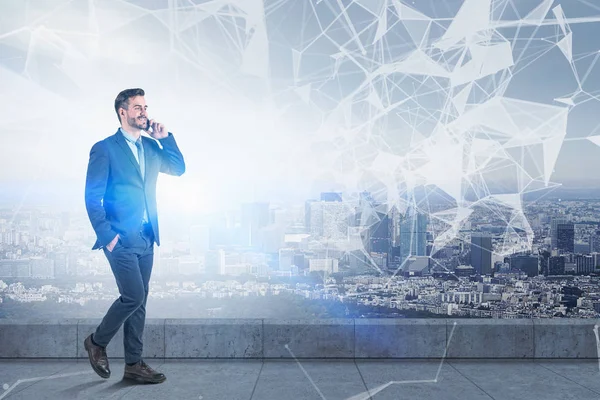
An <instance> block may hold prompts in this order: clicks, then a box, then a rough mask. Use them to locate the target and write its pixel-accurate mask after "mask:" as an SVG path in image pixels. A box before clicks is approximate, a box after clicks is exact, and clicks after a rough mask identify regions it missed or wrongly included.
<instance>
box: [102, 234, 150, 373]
mask: <svg viewBox="0 0 600 400" xmlns="http://www.w3.org/2000/svg"><path fill="white" fill-rule="evenodd" d="M133 236H134V237H127V239H126V240H123V241H122V240H121V239H120V238H119V240H118V242H117V244H116V245H115V247H114V248H113V251H112V252H109V251H108V250H106V248H104V254H105V255H106V258H107V259H108V262H109V264H110V268H111V269H112V272H113V275H114V276H115V280H116V281H117V286H118V288H119V293H120V294H121V296H120V297H119V298H118V299H117V300H115V302H114V303H113V304H112V305H111V306H110V308H109V309H108V311H107V313H106V315H105V316H104V318H103V319H102V322H101V323H100V325H99V326H98V328H96V332H94V335H93V340H94V342H95V343H96V344H97V345H99V346H103V347H106V346H107V345H108V343H109V342H110V341H111V339H112V338H113V337H114V336H115V334H116V333H117V332H118V330H119V328H120V327H121V325H123V345H124V347H125V362H126V363H135V362H137V361H139V360H140V359H141V358H142V348H143V343H142V335H143V333H144V325H145V322H146V300H147V299H148V283H149V281H150V274H151V273H152V264H153V261H154V240H153V236H152V234H151V233H150V234H148V233H143V232H139V233H138V234H137V235H133Z"/></svg>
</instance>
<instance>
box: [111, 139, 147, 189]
mask: <svg viewBox="0 0 600 400" xmlns="http://www.w3.org/2000/svg"><path fill="white" fill-rule="evenodd" d="M115 140H116V141H117V143H118V144H119V147H121V150H123V152H124V153H125V156H126V157H127V158H128V159H129V161H130V162H131V164H133V167H134V168H135V170H136V171H137V173H138V176H139V177H140V179H142V180H143V178H142V172H141V171H140V166H139V164H138V162H137V160H136V159H135V157H134V156H133V153H132V152H131V148H129V145H128V144H127V142H126V139H125V137H123V135H122V134H121V132H119V131H117V133H116V134H115ZM144 150H146V149H145V148H144Z"/></svg>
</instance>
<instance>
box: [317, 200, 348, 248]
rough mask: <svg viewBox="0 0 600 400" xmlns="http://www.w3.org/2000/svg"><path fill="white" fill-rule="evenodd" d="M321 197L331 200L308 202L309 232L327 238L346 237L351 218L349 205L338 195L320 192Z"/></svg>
mask: <svg viewBox="0 0 600 400" xmlns="http://www.w3.org/2000/svg"><path fill="white" fill-rule="evenodd" d="M321 198H326V199H332V201H323V200H322V201H318V202H317V201H315V202H312V203H310V206H309V207H310V234H311V235H313V236H315V237H322V238H327V239H334V240H335V239H346V238H347V237H348V227H349V226H350V225H351V224H350V222H351V221H352V218H353V213H352V210H351V208H350V206H349V205H348V204H346V203H344V202H342V201H339V200H337V199H338V197H336V196H333V195H331V196H330V195H327V194H326V193H322V194H321Z"/></svg>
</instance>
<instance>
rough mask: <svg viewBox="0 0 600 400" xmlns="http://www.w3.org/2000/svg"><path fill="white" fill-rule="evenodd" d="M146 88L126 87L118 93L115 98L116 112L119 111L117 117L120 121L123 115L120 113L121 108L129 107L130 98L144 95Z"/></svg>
mask: <svg viewBox="0 0 600 400" xmlns="http://www.w3.org/2000/svg"><path fill="white" fill-rule="evenodd" d="M144 95H145V93H144V89H140V88H134V89H125V90H123V91H122V92H121V93H119V94H118V95H117V98H116V99H115V112H116V113H117V118H119V123H120V122H121V116H120V115H119V108H124V109H126V110H127V109H129V99H131V98H132V97H135V96H144Z"/></svg>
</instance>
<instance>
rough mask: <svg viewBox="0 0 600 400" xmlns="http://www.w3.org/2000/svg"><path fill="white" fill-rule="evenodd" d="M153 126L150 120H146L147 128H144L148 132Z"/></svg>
mask: <svg viewBox="0 0 600 400" xmlns="http://www.w3.org/2000/svg"><path fill="white" fill-rule="evenodd" d="M150 128H151V126H150V120H149V119H147V120H146V129H144V130H145V131H146V132H148V131H149V130H150Z"/></svg>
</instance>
